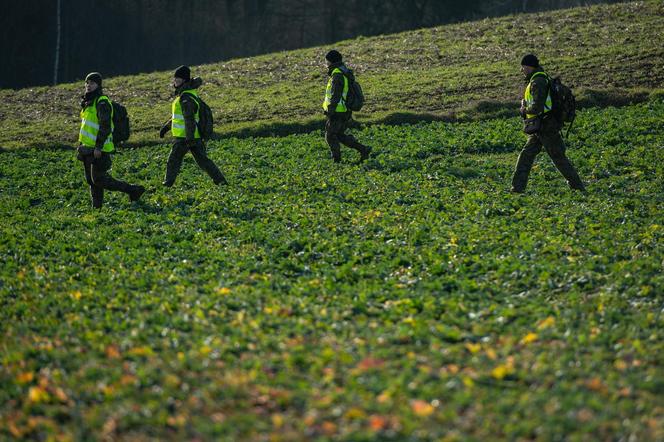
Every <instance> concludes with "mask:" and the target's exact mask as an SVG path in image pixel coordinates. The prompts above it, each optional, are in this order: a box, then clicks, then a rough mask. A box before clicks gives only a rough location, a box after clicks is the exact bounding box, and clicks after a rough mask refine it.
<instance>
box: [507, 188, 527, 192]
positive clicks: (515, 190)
mask: <svg viewBox="0 0 664 442" xmlns="http://www.w3.org/2000/svg"><path fill="white" fill-rule="evenodd" d="M524 192H525V191H524V190H523V189H517V188H516V187H512V188H511V189H510V193H524Z"/></svg>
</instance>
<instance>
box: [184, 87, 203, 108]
mask: <svg viewBox="0 0 664 442" xmlns="http://www.w3.org/2000/svg"><path fill="white" fill-rule="evenodd" d="M184 94H187V95H189V96H190V97H191V98H193V99H194V101H195V102H196V106H198V109H197V110H196V112H199V111H200V110H201V103H200V102H199V101H198V98H196V95H194V94H192V93H191V92H182V95H184ZM182 95H181V96H182Z"/></svg>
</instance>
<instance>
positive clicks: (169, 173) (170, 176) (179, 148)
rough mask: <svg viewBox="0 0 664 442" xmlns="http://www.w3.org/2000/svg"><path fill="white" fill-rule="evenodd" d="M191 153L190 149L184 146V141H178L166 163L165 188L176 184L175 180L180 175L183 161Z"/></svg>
mask: <svg viewBox="0 0 664 442" xmlns="http://www.w3.org/2000/svg"><path fill="white" fill-rule="evenodd" d="M187 151H189V148H188V147H187V146H186V145H185V144H184V141H176V142H175V143H174V144H173V147H172V148H171V153H170V155H169V156H168V161H167V162H166V176H165V177H164V186H166V187H171V186H172V185H173V184H174V183H175V179H176V178H177V176H178V173H180V167H182V159H183V158H184V156H185V154H186V153H187Z"/></svg>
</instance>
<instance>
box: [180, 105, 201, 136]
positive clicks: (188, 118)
mask: <svg viewBox="0 0 664 442" xmlns="http://www.w3.org/2000/svg"><path fill="white" fill-rule="evenodd" d="M180 106H182V116H183V117H184V129H185V134H186V138H185V141H186V142H192V141H194V140H195V139H196V111H197V110H198V103H196V99H195V98H194V97H193V96H191V95H190V94H182V95H181V96H180Z"/></svg>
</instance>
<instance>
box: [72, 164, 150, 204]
mask: <svg viewBox="0 0 664 442" xmlns="http://www.w3.org/2000/svg"><path fill="white" fill-rule="evenodd" d="M78 158H79V159H80V160H81V161H82V162H83V168H84V169H85V181H86V182H87V183H88V185H89V186H90V196H91V197H92V206H93V207H95V208H100V207H101V206H102V205H103V203H104V190H111V191H117V192H124V193H126V194H131V193H132V192H134V191H135V190H136V189H137V187H138V186H132V185H131V184H128V183H126V182H124V181H121V180H117V179H115V178H113V177H112V176H111V175H110V174H109V173H108V171H109V170H110V169H111V165H112V162H111V156H110V155H109V154H108V153H105V152H104V153H102V154H101V158H95V157H94V156H93V155H92V154H90V155H79V157H78Z"/></svg>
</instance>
